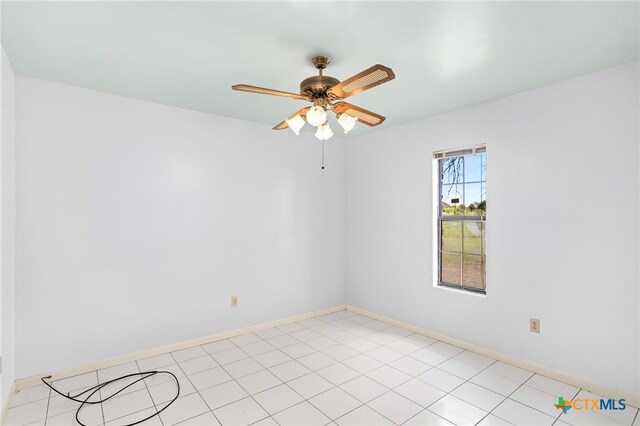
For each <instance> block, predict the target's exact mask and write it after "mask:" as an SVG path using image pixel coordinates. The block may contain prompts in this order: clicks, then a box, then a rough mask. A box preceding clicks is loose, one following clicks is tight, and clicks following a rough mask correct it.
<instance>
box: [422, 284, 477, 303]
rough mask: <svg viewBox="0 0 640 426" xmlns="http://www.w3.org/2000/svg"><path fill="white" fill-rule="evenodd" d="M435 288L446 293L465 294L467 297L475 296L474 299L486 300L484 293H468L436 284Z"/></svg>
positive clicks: (467, 291)
mask: <svg viewBox="0 0 640 426" xmlns="http://www.w3.org/2000/svg"><path fill="white" fill-rule="evenodd" d="M434 287H435V288H439V289H441V290H447V291H452V292H454V293H461V294H466V295H468V296H475V297H480V298H483V299H486V298H487V294H486V293H480V292H477V291H470V290H465V289H463V288H455V287H450V286H447V285H440V284H436V285H434Z"/></svg>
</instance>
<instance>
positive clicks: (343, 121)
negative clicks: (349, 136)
mask: <svg viewBox="0 0 640 426" xmlns="http://www.w3.org/2000/svg"><path fill="white" fill-rule="evenodd" d="M356 121H358V117H353V116H351V115H349V114H345V113H344V112H343V113H342V114H340V115H339V116H338V123H340V125H341V126H342V128H343V129H344V132H345V133H349V131H350V130H351V129H353V127H354V126H355V125H356Z"/></svg>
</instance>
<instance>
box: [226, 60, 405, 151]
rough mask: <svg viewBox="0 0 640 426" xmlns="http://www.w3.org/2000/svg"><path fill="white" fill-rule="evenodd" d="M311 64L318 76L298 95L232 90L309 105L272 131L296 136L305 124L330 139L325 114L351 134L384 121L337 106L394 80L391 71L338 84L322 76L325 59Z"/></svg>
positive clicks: (374, 70)
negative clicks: (359, 127) (358, 125)
mask: <svg viewBox="0 0 640 426" xmlns="http://www.w3.org/2000/svg"><path fill="white" fill-rule="evenodd" d="M311 62H312V63H313V65H314V66H315V67H316V69H317V70H318V75H316V76H313V77H309V78H306V79H304V80H303V81H302V82H301V83H300V94H296V93H291V92H283V91H280V90H273V89H266V88H264V87H257V86H249V85H246V84H236V85H235V86H232V89H233V90H239V91H243V92H251V93H260V94H265V95H273V96H283V97H288V98H291V99H301V100H305V101H307V102H311V103H312V104H313V105H312V106H311V107H306V108H303V109H301V110H300V111H298V112H296V113H295V114H293V115H291V116H290V117H289V118H287V119H285V120H284V121H282V122H280V123H278V124H277V125H276V126H275V127H274V128H273V129H274V130H283V129H286V128H287V127H289V128H290V129H291V130H292V131H293V132H294V133H295V134H296V135H299V134H300V129H302V127H303V126H304V124H305V123H309V124H310V125H311V126H314V127H317V130H316V134H315V135H316V137H317V138H318V139H320V140H321V141H325V140H327V139H329V138H331V136H333V131H332V130H331V127H329V122H328V121H327V111H333V113H334V114H335V115H336V119H337V121H338V124H340V126H341V127H342V129H343V130H344V132H345V133H348V132H349V131H351V130H352V129H353V128H354V127H355V125H356V122H359V123H362V124H364V125H366V126H370V127H373V126H377V125H379V124H381V123H382V122H383V121H384V119H385V118H384V117H383V116H381V115H379V114H376V113H374V112H371V111H367V110H366V109H363V108H360V107H357V106H355V105H352V104H349V103H346V102H336V101H340V100H342V99H345V98H348V97H349V96H353V95H356V94H358V93H360V92H363V91H365V90H368V89H371V88H372V87H375V86H378V85H380V84H382V83H386V82H387V81H391V80H393V79H394V78H395V74H394V73H393V71H392V70H391V68H388V67H385V66H384V65H379V64H378V65H374V66H372V67H370V68H368V69H366V70H364V71H362V72H360V73H358V74H356V75H354V76H353V77H351V78H348V79H346V80H344V81H342V82H341V81H340V80H338V79H337V78H334V77H330V76H325V75H323V71H324V69H325V68H327V66H328V65H329V63H330V60H329V58H327V57H326V56H315V57H314V58H313V59H311Z"/></svg>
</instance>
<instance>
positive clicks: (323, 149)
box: [322, 141, 324, 170]
mask: <svg viewBox="0 0 640 426" xmlns="http://www.w3.org/2000/svg"><path fill="white" fill-rule="evenodd" d="M322 170H324V141H322Z"/></svg>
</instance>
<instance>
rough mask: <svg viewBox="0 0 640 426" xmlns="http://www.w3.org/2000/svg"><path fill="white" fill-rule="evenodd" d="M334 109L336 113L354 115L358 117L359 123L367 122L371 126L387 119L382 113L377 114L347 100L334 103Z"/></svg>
mask: <svg viewBox="0 0 640 426" xmlns="http://www.w3.org/2000/svg"><path fill="white" fill-rule="evenodd" d="M333 111H334V112H335V113H336V114H342V113H343V112H344V113H346V114H349V115H351V116H352V117H357V118H358V123H362V124H366V125H367V126H370V127H373V126H377V125H378V124H381V123H382V122H383V121H384V120H385V118H384V117H383V116H382V115H380V114H376V113H375V112H371V111H368V110H366V109H363V108H360V107H357V106H355V105H351V104H349V103H346V102H337V103H335V104H334V105H333Z"/></svg>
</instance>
